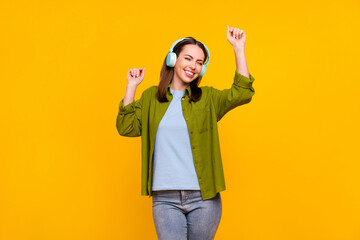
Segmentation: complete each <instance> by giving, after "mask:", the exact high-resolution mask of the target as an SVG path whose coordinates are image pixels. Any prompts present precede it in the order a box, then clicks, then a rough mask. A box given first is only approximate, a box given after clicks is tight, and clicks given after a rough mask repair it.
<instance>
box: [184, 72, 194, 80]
mask: <svg viewBox="0 0 360 240" xmlns="http://www.w3.org/2000/svg"><path fill="white" fill-rule="evenodd" d="M184 72H185V75H186V76H187V77H189V78H193V77H194V75H195V72H192V71H188V70H184Z"/></svg>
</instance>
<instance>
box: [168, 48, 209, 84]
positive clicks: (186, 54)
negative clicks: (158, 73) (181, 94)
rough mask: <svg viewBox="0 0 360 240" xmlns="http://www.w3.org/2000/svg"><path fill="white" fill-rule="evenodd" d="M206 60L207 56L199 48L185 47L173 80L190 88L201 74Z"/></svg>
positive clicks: (177, 63)
mask: <svg viewBox="0 0 360 240" xmlns="http://www.w3.org/2000/svg"><path fill="white" fill-rule="evenodd" d="M204 59H205V54H204V52H203V50H202V49H201V48H200V47H199V46H197V45H193V44H187V45H185V46H184V47H183V49H182V51H181V52H180V54H179V56H178V57H177V60H176V63H175V66H174V79H173V80H174V81H178V82H179V83H181V85H186V86H188V85H189V84H190V83H191V82H192V81H193V80H195V79H196V78H197V77H198V76H199V74H200V73H201V70H202V66H203V62H204Z"/></svg>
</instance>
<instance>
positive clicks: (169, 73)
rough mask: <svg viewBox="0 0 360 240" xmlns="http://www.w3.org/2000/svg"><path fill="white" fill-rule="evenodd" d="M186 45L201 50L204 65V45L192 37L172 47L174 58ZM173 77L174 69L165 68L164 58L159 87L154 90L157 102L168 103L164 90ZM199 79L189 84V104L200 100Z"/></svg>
mask: <svg viewBox="0 0 360 240" xmlns="http://www.w3.org/2000/svg"><path fill="white" fill-rule="evenodd" d="M187 44H193V45H197V46H199V47H200V48H201V49H202V50H203V52H204V54H205V59H204V62H203V63H205V61H206V59H207V57H208V53H207V51H206V49H205V47H204V45H203V44H202V43H201V42H200V41H197V40H196V39H195V38H193V37H188V38H186V39H184V40H182V41H180V42H178V43H177V44H176V45H175V46H174V48H173V52H174V53H176V56H178V57H179V55H180V52H181V51H182V49H183V47H184V46H185V45H187ZM173 77H174V67H168V66H166V57H165V60H164V62H163V65H162V68H161V72H160V81H159V85H158V87H157V90H156V98H157V99H158V100H159V102H168V101H169V100H168V99H167V98H166V90H167V87H168V85H169V84H170V83H171V82H172V80H173ZM201 79H202V77H197V78H196V79H194V80H193V81H192V82H191V83H190V88H191V96H190V99H189V102H191V101H193V102H197V101H199V100H200V98H201V93H202V92H201V88H199V84H200V81H201Z"/></svg>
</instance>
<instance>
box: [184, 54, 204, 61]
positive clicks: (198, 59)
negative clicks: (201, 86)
mask: <svg viewBox="0 0 360 240" xmlns="http://www.w3.org/2000/svg"><path fill="white" fill-rule="evenodd" d="M185 56H189V57H191V58H193V57H192V56H191V55H189V54H185ZM199 60H200V61H202V62H203V61H204V60H202V59H201V58H199V59H198V61H199Z"/></svg>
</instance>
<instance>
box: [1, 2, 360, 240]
mask: <svg viewBox="0 0 360 240" xmlns="http://www.w3.org/2000/svg"><path fill="white" fill-rule="evenodd" d="M359 13H360V3H359V1H348V0H345V1H300V2H296V3H295V4H294V3H292V2H289V1H275V2H274V1H229V0H225V1H221V2H218V1H207V2H204V1H195V2H193V1H158V2H152V1H129V2H126V3H124V2H122V1H1V3H0V27H1V32H0V34H1V35H0V79H1V88H0V89H1V94H0V101H1V103H0V104H1V105H0V107H1V122H0V126H1V151H0V154H1V155H0V158H1V161H0V239H1V240H3V239H4V240H14V239H24V240H25V239H26V240H28V239H29V240H30V239H31V240H42V239H44V240H60V239H61V240H63V239H68V240H70V239H81V240H93V239H99V240H113V239H156V232H155V227H154V225H153V219H152V209H151V204H152V203H151V198H148V197H146V196H141V195H140V179H141V178H140V169H141V162H140V160H141V159H140V138H126V137H121V136H120V135H119V134H118V133H117V130H116V127H115V122H116V116H117V112H118V105H119V102H120V100H121V99H122V98H123V96H124V93H125V87H126V73H127V71H128V70H129V69H130V68H140V67H145V68H146V75H145V79H144V81H143V82H142V83H141V85H140V86H139V87H138V90H137V92H136V99H137V98H139V97H140V94H141V93H142V92H143V90H145V89H146V88H148V87H149V86H152V85H157V84H158V80H159V74H160V69H161V65H162V63H163V60H164V58H165V56H166V53H167V52H168V50H169V48H170V46H171V44H172V43H173V42H174V41H175V40H177V39H179V38H183V37H188V36H193V37H195V38H196V39H198V40H200V41H202V42H204V43H205V44H206V45H207V46H208V48H209V49H210V52H211V60H210V64H209V67H208V70H207V72H206V74H205V76H204V78H203V80H202V83H201V85H209V86H214V87H216V88H218V89H224V88H228V87H230V86H231V84H232V81H233V76H234V70H235V58H234V53H233V49H232V47H231V45H230V44H229V43H228V42H227V39H226V28H227V26H228V25H229V26H233V27H238V28H240V29H243V30H244V31H245V33H246V35H247V40H246V50H245V52H246V58H247V63H248V67H249V72H250V73H251V74H252V75H253V76H254V77H255V82H254V85H253V86H254V88H255V91H256V93H255V95H254V97H253V100H252V102H251V103H249V104H248V105H243V106H240V107H239V108H236V109H234V110H232V111H230V112H229V113H228V114H227V115H225V117H224V118H223V119H222V120H221V121H220V122H219V131H220V132H219V134H220V143H221V150H222V156H223V164H224V171H225V180H226V187H227V189H226V190H225V191H223V192H221V194H222V201H223V215H222V219H221V222H220V225H219V228H218V232H217V235H216V239H219V240H220V239H241V240H357V239H360V171H359V170H360V164H359V159H360V150H359V149H360V147H359V134H360V129H359V122H360V117H359V116H360V112H359V110H360V99H359V95H360V94H359V87H360V83H359V80H360V78H359V77H360V74H359V71H358V67H359V66H360V61H359V54H360V51H359V50H360V48H359V42H360V38H359V26H360V25H359V23H360V18H359V15H360V14H359Z"/></svg>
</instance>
